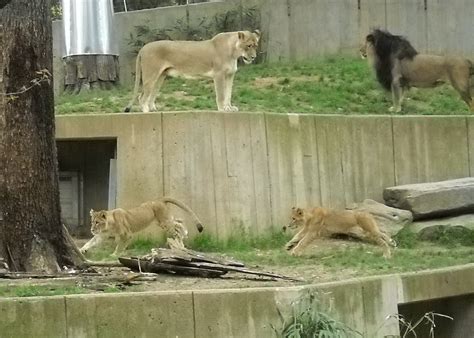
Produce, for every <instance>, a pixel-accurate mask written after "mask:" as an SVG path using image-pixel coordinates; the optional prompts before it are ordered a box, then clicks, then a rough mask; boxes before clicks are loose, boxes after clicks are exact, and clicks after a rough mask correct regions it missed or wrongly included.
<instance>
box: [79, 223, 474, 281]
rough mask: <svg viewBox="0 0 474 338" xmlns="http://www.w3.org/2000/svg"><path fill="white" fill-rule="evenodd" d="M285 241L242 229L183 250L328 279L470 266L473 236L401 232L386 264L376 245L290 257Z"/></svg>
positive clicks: (140, 250) (139, 250) (152, 243)
mask: <svg viewBox="0 0 474 338" xmlns="http://www.w3.org/2000/svg"><path fill="white" fill-rule="evenodd" d="M237 233H240V235H237ZM290 238H291V235H290V234H285V233H283V232H274V233H270V234H267V235H263V236H250V235H249V234H247V233H246V232H245V231H239V232H236V234H234V235H232V236H230V237H229V239H228V240H226V241H222V240H217V239H216V238H215V237H213V236H212V235H209V234H200V235H198V236H196V237H194V238H193V239H191V240H188V241H187V242H186V246H187V247H189V248H190V249H193V250H197V251H201V252H209V253H216V254H222V255H224V256H227V257H232V258H233V259H236V260H239V261H242V262H244V263H245V264H246V265H247V266H249V267H250V266H259V267H265V268H267V269H271V268H273V267H274V268H282V269H289V270H291V269H292V268H298V267H301V269H303V270H304V268H305V267H313V268H317V269H318V271H319V270H320V271H323V272H324V273H325V274H327V276H338V275H341V274H342V275H344V276H345V275H347V274H348V273H349V272H350V273H349V274H350V275H354V276H355V275H357V276H360V275H375V274H386V273H399V272H408V271H419V270H424V269H433V268H441V267H448V266H454V265H460V264H467V263H474V245H473V242H472V240H473V238H472V236H471V237H469V236H465V234H460V233H459V232H456V233H455V235H449V234H447V233H446V231H444V232H442V234H441V235H440V236H439V238H438V239H436V240H434V241H426V240H421V239H420V238H419V235H418V234H415V233H413V232H410V231H407V230H404V231H401V232H400V233H399V234H398V235H397V236H395V237H394V239H395V240H396V241H397V243H398V247H397V248H396V249H394V251H393V257H392V258H391V259H389V260H387V259H385V258H383V256H382V249H381V248H380V247H378V246H375V245H371V244H367V243H362V242H358V241H355V240H352V241H337V242H336V241H335V242H327V241H323V244H322V245H325V244H329V245H328V246H327V247H326V246H325V247H324V249H319V250H318V248H316V249H315V250H308V251H307V254H305V255H303V256H301V257H293V256H291V255H289V254H288V252H287V251H286V250H284V245H285V243H286V242H287V241H288V240H289V239H290ZM328 241H329V240H328ZM163 246H164V240H163V239H159V240H152V239H147V238H138V239H136V240H135V241H134V242H133V243H132V244H131V245H130V247H129V249H128V250H127V252H125V253H124V254H123V255H124V256H140V255H144V254H148V253H150V250H151V249H152V248H157V247H163ZM112 251H113V248H110V249H106V248H103V249H101V250H100V251H94V252H91V253H90V254H89V255H88V256H89V258H90V259H93V260H111V259H112V257H110V253H111V252H112Z"/></svg>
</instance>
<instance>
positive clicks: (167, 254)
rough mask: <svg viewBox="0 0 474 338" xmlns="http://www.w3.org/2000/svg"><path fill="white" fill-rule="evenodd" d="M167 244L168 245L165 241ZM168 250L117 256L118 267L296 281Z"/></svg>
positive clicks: (175, 248)
mask: <svg viewBox="0 0 474 338" xmlns="http://www.w3.org/2000/svg"><path fill="white" fill-rule="evenodd" d="M168 244H170V243H169V241H168ZM170 247H171V248H170V249H167V248H157V249H153V250H152V252H151V253H150V254H148V255H145V256H142V257H130V258H126V257H120V258H119V261H120V263H121V264H122V265H124V266H126V267H128V268H129V269H131V270H133V271H138V272H152V273H166V274H174V275H184V276H193V277H204V278H217V277H221V276H223V275H225V274H227V273H228V272H238V273H243V274H250V275H256V276H261V277H269V278H272V279H284V280H291V281H298V280H297V279H295V278H291V277H287V276H282V275H277V274H274V273H268V272H260V271H254V270H249V269H247V268H245V265H244V264H243V263H241V262H236V261H233V260H227V259H224V258H219V257H215V256H211V255H209V254H204V253H201V252H197V251H194V250H190V249H187V248H184V247H182V246H173V245H170Z"/></svg>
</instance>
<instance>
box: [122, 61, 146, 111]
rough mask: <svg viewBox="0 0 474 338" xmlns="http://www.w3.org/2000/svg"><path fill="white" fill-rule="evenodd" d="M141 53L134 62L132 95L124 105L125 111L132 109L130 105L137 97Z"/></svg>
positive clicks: (140, 77) (140, 73)
mask: <svg viewBox="0 0 474 338" xmlns="http://www.w3.org/2000/svg"><path fill="white" fill-rule="evenodd" d="M140 54H141V53H140V52H139V53H138V55H137V61H136V63H135V87H134V88H133V97H132V99H131V100H130V102H129V103H128V105H127V106H126V107H125V109H124V111H125V112H126V113H128V112H130V111H131V110H132V106H133V104H134V103H135V100H136V99H137V98H138V90H139V88H140V81H141V80H142V67H141V55H140Z"/></svg>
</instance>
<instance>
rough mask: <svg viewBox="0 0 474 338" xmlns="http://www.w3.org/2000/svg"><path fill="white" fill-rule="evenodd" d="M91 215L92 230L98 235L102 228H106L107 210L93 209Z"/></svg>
mask: <svg viewBox="0 0 474 338" xmlns="http://www.w3.org/2000/svg"><path fill="white" fill-rule="evenodd" d="M90 215H91V232H92V234H93V235H97V234H99V233H100V232H102V230H104V229H105V226H106V222H107V211H105V210H100V211H94V210H92V209H91V211H90Z"/></svg>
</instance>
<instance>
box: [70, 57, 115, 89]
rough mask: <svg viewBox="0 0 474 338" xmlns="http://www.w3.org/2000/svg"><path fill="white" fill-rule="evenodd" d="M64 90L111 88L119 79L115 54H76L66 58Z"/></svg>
mask: <svg viewBox="0 0 474 338" xmlns="http://www.w3.org/2000/svg"><path fill="white" fill-rule="evenodd" d="M64 67H65V76H64V91H65V92H67V93H74V94H78V93H79V92H81V91H88V90H90V89H98V88H100V89H111V88H113V87H114V86H115V85H116V84H118V81H119V61H118V56H115V55H74V56H68V57H66V58H65V59H64Z"/></svg>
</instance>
